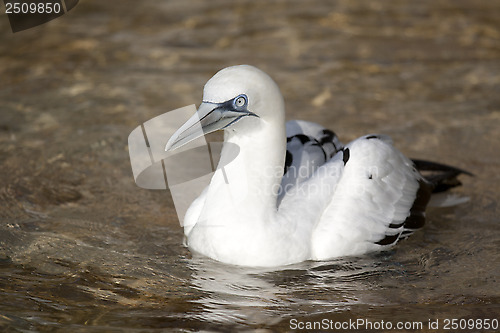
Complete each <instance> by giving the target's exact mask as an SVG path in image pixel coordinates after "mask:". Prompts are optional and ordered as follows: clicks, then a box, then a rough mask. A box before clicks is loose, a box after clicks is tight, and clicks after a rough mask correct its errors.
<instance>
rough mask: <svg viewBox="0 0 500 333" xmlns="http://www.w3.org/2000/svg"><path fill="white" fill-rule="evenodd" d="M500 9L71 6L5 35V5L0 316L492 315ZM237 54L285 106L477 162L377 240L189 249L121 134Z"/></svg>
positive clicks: (31, 322) (107, 322)
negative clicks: (291, 260) (283, 263)
mask: <svg viewBox="0 0 500 333" xmlns="http://www.w3.org/2000/svg"><path fill="white" fill-rule="evenodd" d="M499 16H500V4H499V3H498V2H494V1H489V0H488V1H486V0H484V1H472V0H470V1H457V0H454V1H451V0H450V1H419V2H414V1H409V0H408V1H396V2H390V3H389V2H384V1H369V2H367V1H363V2H351V1H312V2H307V3H305V2H293V3H292V4H290V3H288V2H285V1H278V2H273V3H271V4H270V3H268V2H266V1H236V2H233V1H224V0H215V1H210V2H203V1H201V0H200V1H190V2H189V3H188V2H185V1H168V2H161V3H160V2H158V1H152V0H146V1H141V2H137V1H130V0H123V1H121V2H120V6H118V7H114V6H113V5H112V2H111V1H109V2H104V1H91V0H87V1H83V2H81V3H80V4H79V5H78V6H77V7H76V8H75V9H73V10H72V11H71V12H70V13H69V14H67V15H64V16H63V17H61V18H59V19H56V20H54V21H52V22H50V23H48V24H46V25H43V26H40V27H38V28H34V29H31V30H27V31H24V32H20V33H16V34H12V33H11V32H10V29H9V26H8V20H7V18H6V17H5V15H2V16H0V27H1V28H2V29H1V31H2V33H1V34H0V40H1V43H0V99H1V101H2V104H1V106H0V156H1V158H0V165H1V171H2V172H1V173H0V207H1V209H0V219H1V220H0V221H1V222H0V295H1V296H0V297H1V298H0V299H1V301H0V328H2V330H3V331H11V332H26V331H51V330H56V331H71V332H101V331H106V332H114V331H140V332H143V331H149V330H154V329H157V330H162V329H167V330H168V329H172V330H178V331H180V330H188V331H189V330H202V329H206V330H216V331H221V330H222V331H231V330H235V329H237V330H243V329H264V330H265V329H268V330H272V331H286V330H289V329H290V323H291V322H290V320H293V319H297V320H299V321H303V322H304V321H320V320H322V319H329V320H333V321H335V322H345V321H349V320H357V319H368V320H371V321H372V322H380V321H381V320H384V321H391V322H393V323H396V322H398V321H400V322H414V321H415V322H423V323H424V326H423V331H432V330H430V329H429V328H428V326H427V325H428V320H429V319H431V320H436V319H438V320H440V325H441V326H440V329H442V328H443V326H442V325H443V323H444V320H445V319H447V318H448V319H451V318H475V319H476V318H480V319H486V318H497V319H500V315H499V314H500V288H498V283H499V281H500V251H499V247H500V226H499V220H498V216H499V213H500V209H499V206H498V203H497V201H498V197H499V189H500V176H499V173H498V168H499V165H500V155H499V154H498V151H499V149H500V131H499V129H500V21H499V20H498V17H499ZM239 63H250V64H253V65H256V66H258V67H260V68H262V69H263V70H265V71H267V72H268V73H269V74H270V75H271V76H272V77H273V78H275V80H276V81H277V82H278V84H279V85H280V87H281V89H282V92H283V94H284V96H285V99H286V102H287V116H288V118H290V119H292V118H302V119H308V120H311V121H315V122H318V123H321V124H323V125H325V126H326V127H329V128H331V129H333V130H335V132H336V133H337V134H338V135H339V136H340V137H341V139H342V140H343V141H344V142H346V141H348V140H351V139H354V138H355V137H357V136H360V135H363V134H366V133H374V132H376V133H384V134H388V135H390V136H392V137H393V139H394V141H395V142H396V146H397V147H398V148H399V149H401V150H402V151H403V152H404V153H406V154H407V155H409V156H412V157H415V158H421V159H430V160H437V161H441V162H446V163H448V164H452V165H456V166H458V167H461V168H464V169H467V170H469V171H471V172H473V173H474V174H475V175H476V176H475V177H463V178H462V180H463V183H464V186H463V187H462V188H460V189H458V190H456V191H455V192H456V193H457V194H460V195H464V196H468V197H470V201H469V202H468V203H466V204H463V205H461V206H458V207H451V208H445V209H431V210H429V212H428V223H427V226H426V227H425V229H424V230H423V231H420V232H418V233H416V234H415V235H413V236H412V237H411V238H410V239H409V240H407V241H405V242H402V243H400V244H399V245H397V246H396V247H395V248H393V250H391V251H390V252H385V253H379V254H371V255H366V256H363V257H354V258H340V259H338V260H332V261H330V262H321V263H315V262H305V263H301V264H297V265H292V266H288V267H282V268H278V269H275V270H269V269H268V270H262V269H249V268H241V267H231V266H227V265H223V264H220V263H217V262H214V261H212V260H209V259H206V258H202V257H198V256H194V257H193V256H192V255H191V254H190V253H189V251H188V250H186V249H185V248H184V247H183V246H182V230H181V228H180V227H179V224H178V221H177V217H176V214H175V210H174V208H173V203H172V199H171V197H170V195H169V193H168V192H167V191H147V190H143V189H140V188H138V187H136V185H135V184H134V182H133V177H132V172H131V168H130V162H129V157H128V151H127V136H128V134H129V133H130V131H132V130H133V129H134V128H135V127H136V126H138V125H140V124H141V123H143V122H144V121H147V120H148V119H150V118H152V117H154V116H157V115H159V114H162V113H164V112H166V111H169V110H173V109H176V108H179V107H182V106H185V105H189V104H193V103H198V102H199V100H200V98H201V91H202V87H203V84H204V83H205V81H206V80H207V79H208V78H209V77H210V76H211V75H213V73H215V72H216V71H217V70H218V69H220V68H222V67H226V66H229V65H233V64H239Z"/></svg>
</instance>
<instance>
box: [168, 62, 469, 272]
mask: <svg viewBox="0 0 500 333" xmlns="http://www.w3.org/2000/svg"><path fill="white" fill-rule="evenodd" d="M200 126H201V130H199V129H200ZM216 130H224V145H223V148H222V152H221V158H220V162H219V166H218V167H217V169H216V171H215V173H214V174H213V176H212V179H211V181H210V184H209V185H208V187H207V188H206V189H205V190H204V191H203V193H202V194H201V195H200V196H199V197H198V198H197V199H196V200H195V201H193V203H192V204H191V206H190V207H189V209H188V211H187V213H186V216H185V220H184V225H185V226H184V233H185V236H186V244H187V246H188V247H189V248H190V250H192V251H195V252H198V253H201V254H203V255H205V256H208V257H210V258H213V259H215V260H219V261H221V262H224V263H229V264H235V265H244V266H279V265H286V264H292V263H297V262H301V261H304V260H325V259H330V258H333V257H339V256H348V255H361V254H364V253H367V252H370V251H378V250H384V249H387V248H389V247H390V246H392V245H394V244H395V243H396V242H397V241H398V240H399V239H402V238H405V237H407V236H408V235H409V234H411V233H412V232H413V231H414V230H415V229H418V228H421V227H422V226H423V225H424V221H425V208H426V206H427V204H428V201H429V198H430V195H431V192H432V191H433V189H437V190H444V189H447V188H449V187H453V186H455V185H458V184H459V182H458V181H457V180H456V177H457V175H459V174H460V173H467V172H465V171H463V170H460V169H457V168H453V167H448V166H445V165H442V164H436V163H430V162H423V161H412V160H410V159H408V158H406V157H405V156H404V155H403V154H402V153H401V152H399V151H398V150H397V149H396V148H394V147H393V145H392V142H391V140H390V139H389V138H388V137H386V136H383V135H366V136H363V137H361V138H359V139H356V140H354V141H352V142H350V143H348V144H346V145H342V144H341V143H340V141H339V140H338V138H337V137H336V135H335V134H334V133H333V132H331V131H329V130H327V129H325V128H323V127H322V126H320V125H317V124H314V123H310V122H305V121H289V122H287V123H286V124H285V105H284V101H283V97H282V95H281V92H280V90H279V88H278V86H277V85H276V83H275V82H274V81H273V80H272V79H271V78H270V77H269V76H268V75H267V74H266V73H264V72H262V71H261V70H259V69H257V68H255V67H253V66H249V65H241V66H234V67H228V68H225V69H223V70H221V71H219V72H218V73H216V74H215V75H214V76H213V77H212V78H211V79H210V80H209V81H208V82H207V83H206V85H205V87H204V91H203V102H202V103H201V105H200V106H199V108H198V110H197V112H196V113H195V114H194V115H193V116H192V117H191V118H190V119H189V120H188V121H187V122H186V123H185V124H184V125H183V126H181V127H180V128H179V129H178V130H177V131H176V132H175V133H174V134H173V135H172V137H171V138H170V139H169V141H168V143H167V144H166V148H165V150H166V151H169V150H173V149H176V148H178V147H180V146H182V145H184V144H186V143H188V142H190V141H192V140H194V139H196V138H198V137H200V136H202V135H203V134H207V133H210V132H214V131H216ZM235 146H237V147H239V153H238V154H237V156H236V157H235V158H234V156H235V154H234V151H231V150H234V147H235ZM228 156H231V157H228ZM233 158H234V160H232V161H230V162H228V161H225V159H226V160H228V159H233ZM417 169H420V170H437V171H439V173H438V174H437V175H433V176H432V177H430V178H428V179H426V178H424V176H423V175H422V174H421V173H420V172H419V171H418V170H417Z"/></svg>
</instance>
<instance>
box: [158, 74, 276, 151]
mask: <svg viewBox="0 0 500 333" xmlns="http://www.w3.org/2000/svg"><path fill="white" fill-rule="evenodd" d="M273 122H282V123H283V122H284V103H283V97H282V95H281V92H280V90H279V88H278V86H277V85H276V83H275V82H274V81H273V80H272V79H271V78H270V77H269V75H267V74H266V73H264V72H263V71H261V70H259V69H257V68H255V67H253V66H249V65H240V66H233V67H228V68H225V69H223V70H221V71H219V72H218V73H217V74H215V75H214V76H213V77H212V78H211V79H210V80H209V81H208V82H207V83H206V84H205V88H204V90H203V102H202V103H201V104H200V107H199V108H198V111H197V112H196V113H195V114H194V115H193V116H192V117H191V118H190V119H189V120H188V121H187V122H186V123H184V125H182V126H181V127H180V128H179V129H178V130H177V131H176V132H175V133H174V134H173V135H172V137H171V138H170V139H169V141H168V143H167V145H166V147H165V150H166V151H169V150H173V149H176V148H179V147H181V146H183V145H185V144H186V143H188V142H190V141H192V140H195V139H197V138H199V137H200V136H202V135H204V134H208V133H212V132H215V131H217V130H226V131H233V132H239V133H241V134H242V135H244V134H245V132H246V131H251V130H253V129H255V128H258V127H259V126H261V125H263V123H273Z"/></svg>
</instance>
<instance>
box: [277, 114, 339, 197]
mask: <svg viewBox="0 0 500 333" xmlns="http://www.w3.org/2000/svg"><path fill="white" fill-rule="evenodd" d="M286 136H287V147H286V159H285V168H284V174H283V179H282V182H281V192H280V195H279V200H281V199H282V198H283V196H284V195H285V193H286V191H287V190H288V189H290V188H291V187H293V186H296V185H297V184H299V183H301V182H303V181H304V180H306V179H309V178H310V177H311V175H312V174H313V173H314V171H315V170H317V168H318V167H319V166H321V165H323V164H324V163H326V162H327V161H328V160H330V159H331V158H332V157H333V155H335V154H336V153H337V152H338V151H339V150H341V149H342V143H341V142H340V140H339V139H338V137H337V136H336V135H335V133H333V132H332V131H330V130H328V129H326V128H324V127H323V126H321V125H318V124H315V123H312V122H307V121H301V120H292V121H288V122H287V123H286Z"/></svg>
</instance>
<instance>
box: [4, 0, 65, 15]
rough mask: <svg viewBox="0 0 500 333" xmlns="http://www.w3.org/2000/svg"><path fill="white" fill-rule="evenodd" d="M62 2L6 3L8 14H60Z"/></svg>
mask: <svg viewBox="0 0 500 333" xmlns="http://www.w3.org/2000/svg"><path fill="white" fill-rule="evenodd" d="M61 10H62V8H61V4H60V3H59V2H54V3H34V2H31V3H27V2H14V3H12V2H7V3H6V4H5V13H6V14H52V13H55V14H59V13H60V12H61Z"/></svg>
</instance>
